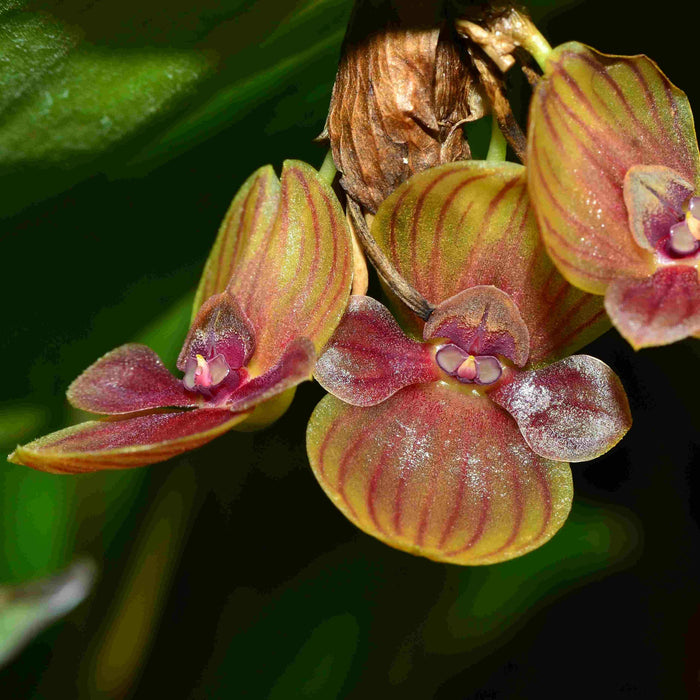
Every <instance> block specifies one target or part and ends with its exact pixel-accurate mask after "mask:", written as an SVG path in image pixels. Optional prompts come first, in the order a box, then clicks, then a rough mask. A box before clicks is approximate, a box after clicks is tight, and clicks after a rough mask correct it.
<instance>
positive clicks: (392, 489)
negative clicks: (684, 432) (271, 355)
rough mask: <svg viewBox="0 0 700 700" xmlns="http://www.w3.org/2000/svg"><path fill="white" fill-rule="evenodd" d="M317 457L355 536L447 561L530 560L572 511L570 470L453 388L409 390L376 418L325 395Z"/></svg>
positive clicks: (315, 465)
mask: <svg viewBox="0 0 700 700" xmlns="http://www.w3.org/2000/svg"><path fill="white" fill-rule="evenodd" d="M307 450H308V454H309V460H310V462H311V467H312V469H313V471H314V474H315V476H316V478H317V479H318V481H319V483H320V484H321V486H322V488H323V489H324V491H325V492H326V493H327V494H328V496H329V497H330V498H331V500H332V501H333V503H335V505H337V506H338V508H340V510H341V511H342V512H343V513H344V514H345V515H346V516H347V517H348V518H349V519H350V520H351V521H352V522H353V523H354V524H355V525H357V526H358V527H359V528H361V529H362V530H364V531H365V532H367V533H368V534H370V535H372V536H374V537H377V538H378V539H380V540H382V541H383V542H385V543H387V544H389V545H391V546H392V547H396V548H397V549H402V550H405V551H407V552H411V553H412V554H419V555H422V556H426V557H429V558H430V559H435V560H438V561H443V562H450V563H454V564H493V563H496V562H499V561H505V560H506V559H512V558H513V557H517V556H519V555H521V554H525V553H526V552H529V551H530V550H532V549H535V548H536V547H539V546H540V545H541V544H543V543H544V542H546V541H547V540H548V539H549V538H550V537H552V535H553V534H554V533H555V532H556V531H557V530H558V529H559V528H560V527H561V526H562V524H563V523H564V521H565V520H566V517H567V515H568V513H569V509H570V507H571V499H572V495H573V485H572V480H571V471H570V469H569V466H568V465H567V464H563V463H561V462H552V461H549V460H546V459H543V458H541V457H539V456H537V455H536V454H535V453H534V452H532V450H530V448H529V447H528V446H527V445H526V444H525V442H524V440H523V438H522V435H521V434H520V431H519V430H518V427H517V425H516V424H515V422H514V421H513V419H512V418H511V417H510V416H509V415H508V414H507V413H506V412H505V411H503V410H502V409H500V408H499V407H498V406H496V405H495V404H494V403H493V402H491V401H490V400H489V399H488V398H486V397H483V396H478V395H473V394H467V393H463V392H461V391H456V390H454V389H452V388H449V387H447V386H446V385H445V384H442V383H432V384H423V385H419V386H411V387H407V388H406V389H402V390H401V391H399V392H398V393H397V394H394V396H392V397H391V398H389V399H387V400H386V401H384V402H382V403H380V404H378V405H376V406H372V407H369V408H360V407H356V406H350V405H348V404H346V403H343V402H342V401H340V400H339V399H337V398H335V397H334V396H326V397H325V398H324V399H323V400H322V401H321V402H320V403H319V405H318V406H317V407H316V409H315V410H314V413H313V415H312V416H311V421H310V423H309V428H308V432H307Z"/></svg>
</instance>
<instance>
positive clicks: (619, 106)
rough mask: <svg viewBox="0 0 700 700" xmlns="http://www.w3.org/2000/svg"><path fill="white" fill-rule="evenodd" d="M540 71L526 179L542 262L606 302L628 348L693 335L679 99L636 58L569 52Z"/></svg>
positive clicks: (695, 210)
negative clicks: (544, 259) (541, 245)
mask: <svg viewBox="0 0 700 700" xmlns="http://www.w3.org/2000/svg"><path fill="white" fill-rule="evenodd" d="M542 64H543V67H544V76H543V78H542V79H541V80H540V82H539V83H538V85H537V88H536V89H535V93H534V95H533V99H532V105H531V108H530V123H529V141H528V180H529V190H530V196H531V198H532V203H533V207H534V209H535V211H536V213H537V218H538V221H539V224H540V228H541V230H542V236H543V239H544V242H545V245H546V247H547V251H548V253H549V254H550V256H551V257H552V259H553V260H554V262H555V264H556V265H557V267H558V268H559V270H560V272H561V273H562V274H563V275H564V277H566V279H567V280H569V282H571V283H572V284H574V285H576V286H577V287H579V288H580V289H583V290H585V291H587V292H590V293H592V294H600V295H604V296H605V308H606V310H607V312H608V314H609V316H610V318H611V320H612V322H613V324H614V325H615V326H616V327H617V329H618V330H619V331H620V333H621V334H622V335H623V336H624V337H625V338H626V339H627V340H628V341H629V342H630V343H631V344H632V346H633V347H635V348H642V347H647V346H652V345H664V344H667V343H672V342H674V341H676V340H680V339H682V338H685V337H687V336H691V335H695V336H700V284H699V283H698V266H700V197H699V196H698V195H700V156H699V155H698V144H697V138H696V136H695V129H694V126H693V115H692V113H691V110H690V105H689V104H688V100H687V98H686V96H685V94H684V93H683V92H681V91H680V90H679V89H678V88H676V87H675V86H674V85H672V84H671V83H670V82H669V80H668V79H667V78H666V76H665V75H664V74H663V73H662V72H661V71H660V70H659V69H658V67H657V66H656V65H655V64H654V63H653V62H652V61H651V60H649V59H648V58H647V57H645V56H632V57H624V56H607V55H604V54H601V53H598V52H596V51H594V50H593V49H590V48H588V47H586V46H583V45H581V44H578V43H568V44H564V45H562V46H559V47H557V48H555V49H554V50H553V51H552V52H551V53H549V55H548V56H546V58H545V59H544V60H543V61H542Z"/></svg>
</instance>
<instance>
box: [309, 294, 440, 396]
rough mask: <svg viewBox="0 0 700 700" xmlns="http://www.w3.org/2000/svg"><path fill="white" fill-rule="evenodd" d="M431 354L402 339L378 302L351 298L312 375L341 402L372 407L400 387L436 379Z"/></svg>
mask: <svg viewBox="0 0 700 700" xmlns="http://www.w3.org/2000/svg"><path fill="white" fill-rule="evenodd" d="M433 350H434V348H433V347H432V346H431V345H428V344H427V343H418V342H416V341H415V340H411V339H410V338H408V337H407V336H406V335H405V333H404V332H403V331H402V330H401V328H400V327H399V324H398V323H397V322H396V321H395V320H394V317H393V316H392V315H391V313H389V310H388V309H387V308H386V307H385V306H384V305H383V304H380V303H379V302H378V301H376V300H375V299H372V298H371V297H364V296H353V297H350V303H349V305H348V309H347V311H346V312H345V316H343V320H342V321H341V322H340V326H338V328H337V329H336V331H335V334H334V335H333V337H332V338H331V340H330V342H329V343H328V345H326V347H325V349H324V351H323V354H322V355H321V357H320V358H319V360H318V362H317V363H316V369H315V376H316V379H317V380H318V382H319V384H320V385H321V386H322V387H323V388H324V389H325V390H326V391H328V392H330V393H331V394H333V395H334V396H337V397H338V398H339V399H341V400H342V401H345V402H346V403H350V404H353V405H354V406H373V405H374V404H377V403H380V402H381V401H384V400H385V399H388V398H389V397H390V396H391V395H392V394H395V393H396V392H397V391H398V390H399V389H401V388H403V387H405V386H409V385H410V384H419V383H422V382H431V381H434V380H436V379H439V378H440V374H439V372H438V368H437V365H436V363H435V360H434V357H433Z"/></svg>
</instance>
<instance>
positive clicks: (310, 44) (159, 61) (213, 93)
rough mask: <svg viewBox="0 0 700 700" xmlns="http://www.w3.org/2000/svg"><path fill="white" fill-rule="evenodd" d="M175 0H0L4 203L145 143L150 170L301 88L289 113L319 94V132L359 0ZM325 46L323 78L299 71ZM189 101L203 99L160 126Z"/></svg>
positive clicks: (22, 201)
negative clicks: (18, 0)
mask: <svg viewBox="0 0 700 700" xmlns="http://www.w3.org/2000/svg"><path fill="white" fill-rule="evenodd" d="M176 5H177V6H173V7H172V8H170V9H169V6H166V5H163V6H162V7H161V6H160V3H156V4H155V5H153V6H151V5H150V4H149V3H146V4H145V5H142V6H138V7H133V6H132V3H127V4H126V5H124V4H120V3H115V2H111V1H109V0H106V1H105V2H100V3H80V2H74V3H60V2H55V3H45V4H44V5H42V10H41V11H32V12H30V11H27V10H23V9H17V8H16V6H15V4H12V5H8V4H7V3H5V4H3V5H0V182H2V183H3V189H4V193H5V197H4V200H3V203H2V205H0V215H7V214H10V213H13V212H15V211H18V210H19V209H21V208H22V207H24V206H26V205H27V204H28V203H31V202H36V201H39V200H40V199H42V198H44V197H46V196H48V195H51V194H55V193H57V192H59V191H61V190H63V189H65V188H68V187H71V186H72V185H73V184H75V183H77V182H79V181H80V180H82V179H84V178H85V177H89V176H91V175H93V174H95V173H96V172H100V171H109V172H112V173H114V174H118V173H119V172H120V169H121V168H123V163H124V162H125V160H127V159H128V158H129V157H130V155H133V153H134V152H135V149H137V148H141V151H140V154H139V156H138V157H137V159H136V161H135V162H136V163H138V168H137V169H138V171H139V172H143V170H144V168H146V169H150V168H152V167H154V166H155V165H158V164H159V163H161V162H164V161H165V160H168V159H170V158H172V157H174V156H175V155H177V154H178V153H181V152H182V151H184V150H186V149H187V148H189V147H191V146H192V145H194V144H195V143H197V142H199V141H202V140H204V139H207V138H210V137H211V136H212V135H213V134H215V133H217V132H218V131H219V130H221V129H223V128H225V127H228V126H231V124H232V123H233V122H235V121H237V120H238V119H240V117H241V116H243V115H244V114H245V113H246V112H248V111H250V110H251V109H252V108H254V107H256V106H259V105H260V104H261V103H264V102H267V101H269V100H270V99H271V98H275V99H277V100H279V99H281V98H282V97H284V95H285V94H287V93H289V92H290V91H291V92H294V93H295V103H296V106H295V110H296V111H295V112H294V113H291V114H289V115H287V114H286V112H287V108H285V110H284V119H283V120H282V123H283V125H284V126H285V127H288V126H289V125H290V124H294V123H296V122H297V121H298V120H299V114H298V111H299V110H300V109H301V111H302V114H303V113H304V110H306V111H307V112H308V109H309V100H311V101H312V102H313V103H314V104H316V106H317V107H319V106H320V110H317V112H318V114H315V118H318V117H320V119H319V124H318V128H319V131H320V129H321V127H322V124H321V119H322V117H323V112H324V108H325V103H327V100H328V97H329V96H330V88H331V83H332V79H333V75H334V72H335V63H336V58H337V52H338V48H339V46H340V41H341V39H342V35H343V31H344V26H345V21H346V19H347V16H348V14H349V10H350V7H351V2H350V0H283V1H280V0H258V1H257V2H250V1H249V0H248V1H244V0H238V1H237V2H234V1H232V2H229V3H224V4H223V5H222V4H221V3H214V4H212V5H211V6H210V7H207V6H206V3H205V4H204V6H203V7H200V6H199V5H198V4H197V3H196V2H194V0H191V1H188V0H185V1H184V2H179V3H176ZM32 6H33V5H30V7H32ZM144 8H145V9H144ZM47 10H50V13H49V11H47ZM135 26H139V27H143V28H144V29H143V31H140V30H139V31H135V30H134V29H133V28H134V27H135ZM318 59H323V61H322V63H321V70H322V74H321V77H320V78H319V72H318V70H316V71H311V72H309V73H308V75H307V74H305V75H303V76H302V79H301V80H299V79H298V77H296V76H295V75H294V73H295V71H297V72H298V71H299V70H300V69H303V68H304V67H305V66H308V65H309V63H311V62H313V61H314V60H318ZM215 65H216V66H217V70H218V72H217V73H216V74H215V73H214V72H213V71H212V68H213V67H214V66H215ZM319 82H321V83H322V84H321V86H320V87H321V88H322V89H318V88H319ZM185 100H187V101H188V107H190V109H191V110H192V111H191V112H190V113H188V115H187V116H185V117H184V118H183V119H182V120H180V122H177V123H176V124H175V125H174V126H173V127H172V128H171V129H170V130H169V131H167V132H166V134H165V135H164V136H160V135H157V134H158V130H159V129H160V128H162V127H163V126H167V124H168V122H169V121H170V120H172V118H173V116H174V115H175V114H176V112H177V111H179V110H181V109H182V107H183V106H184V105H185ZM287 107H288V105H287ZM269 113H270V115H271V118H275V116H276V114H277V111H276V110H275V109H274V108H273V109H271V110H270V112H269ZM149 139H150V140H152V141H154V143H153V145H151V146H147V147H146V148H145V149H144V148H143V144H144V143H147V142H148V141H149ZM127 144H128V145H127ZM117 147H120V150H119V151H118V152H116V151H115V149H116V148H117ZM134 172H136V169H134V168H131V167H130V168H129V170H128V171H127V173H126V174H133V173H134ZM122 174H123V173H122Z"/></svg>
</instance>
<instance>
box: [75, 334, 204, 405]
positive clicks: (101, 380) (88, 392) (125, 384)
mask: <svg viewBox="0 0 700 700" xmlns="http://www.w3.org/2000/svg"><path fill="white" fill-rule="evenodd" d="M67 395H68V401H70V402H71V404H72V405H73V406H75V407H76V408H79V409H81V410H83V411H90V412H92V413H107V414H110V413H113V414H119V413H133V412H135V411H146V410H148V409H151V408H166V407H175V406H182V407H185V406H194V405H196V401H195V400H194V398H193V396H192V394H189V393H187V392H186V391H185V389H184V387H183V386H182V382H181V381H179V380H177V379H176V378H175V377H173V375H172V374H170V372H169V371H168V370H167V368H166V367H165V365H163V362H162V361H161V359H160V358H159V357H158V355H156V353H155V352H153V350H151V349H150V348H149V347H146V346H145V345H138V344H135V343H130V344H128V345H122V346H121V347H118V348H116V350H112V351H111V352H108V353H107V354H106V355H105V356H104V357H101V358H100V359H99V360H97V362H95V363H94V364H93V365H91V366H90V367H88V368H87V369H86V370H85V371H84V372H83V373H82V374H81V375H80V376H79V377H78V378H77V379H76V380H75V381H74V382H73V383H72V384H71V385H70V386H69V387H68V393H67Z"/></svg>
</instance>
